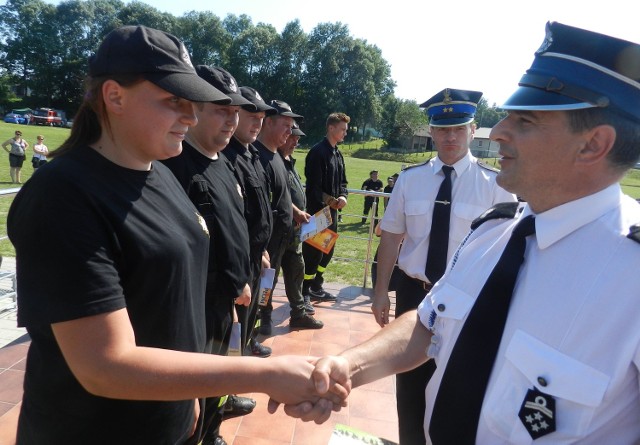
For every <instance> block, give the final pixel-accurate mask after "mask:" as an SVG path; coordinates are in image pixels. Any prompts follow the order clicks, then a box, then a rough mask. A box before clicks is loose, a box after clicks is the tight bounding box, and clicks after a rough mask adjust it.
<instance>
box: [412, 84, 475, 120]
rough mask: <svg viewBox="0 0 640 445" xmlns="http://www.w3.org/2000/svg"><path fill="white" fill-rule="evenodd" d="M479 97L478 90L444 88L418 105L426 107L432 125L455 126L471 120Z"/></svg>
mask: <svg viewBox="0 0 640 445" xmlns="http://www.w3.org/2000/svg"><path fill="white" fill-rule="evenodd" d="M481 97H482V93H481V92H480V91H470V90H456V89H454V88H445V89H444V90H442V91H440V92H439V93H438V94H436V95H435V96H433V97H432V98H431V99H429V100H428V101H426V102H425V103H423V104H422V105H420V107H421V108H426V109H427V114H428V115H429V125H431V126H432V127H455V126H458V125H465V124H468V123H471V122H473V119H474V117H475V115H476V108H477V107H478V102H479V101H480V98H481Z"/></svg>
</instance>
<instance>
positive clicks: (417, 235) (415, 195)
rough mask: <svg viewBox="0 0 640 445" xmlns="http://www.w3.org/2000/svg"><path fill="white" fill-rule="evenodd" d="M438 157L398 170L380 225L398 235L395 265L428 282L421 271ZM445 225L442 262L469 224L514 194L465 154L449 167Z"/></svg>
mask: <svg viewBox="0 0 640 445" xmlns="http://www.w3.org/2000/svg"><path fill="white" fill-rule="evenodd" d="M443 165H444V164H443V163H442V161H441V160H440V158H438V157H435V158H433V159H431V160H430V161H429V162H427V163H425V164H421V165H417V166H413V167H409V168H408V169H406V170H404V171H402V172H401V173H400V176H399V177H398V180H397V181H396V184H395V186H394V187H393V192H392V194H391V199H389V204H388V206H387V209H386V210H385V213H384V216H383V218H382V221H381V223H380V228H381V229H382V230H385V231H387V232H391V233H395V234H401V233H404V234H405V237H404V241H403V243H402V248H401V249H400V254H399V256H398V266H399V267H400V269H402V270H403V271H404V272H405V273H406V274H407V275H409V276H410V277H413V278H417V279H419V280H422V281H428V280H427V277H426V276H425V274H424V270H425V264H426V262H427V252H428V250H429V235H430V232H431V218H432V215H433V205H434V201H435V199H436V195H437V194H438V189H439V188H440V184H441V183H442V180H443V179H444V174H443V173H442V166H443ZM452 167H453V168H454V170H455V171H454V172H453V173H452V174H451V178H452V183H453V185H452V187H453V188H452V194H451V201H452V204H451V206H452V207H451V224H450V230H449V248H448V252H447V262H449V260H450V259H451V258H452V256H453V254H454V252H455V251H456V249H457V248H458V246H459V245H460V243H461V242H462V240H463V239H464V237H465V236H466V235H467V233H469V227H470V226H471V222H472V221H473V220H474V219H476V218H477V217H478V216H480V215H481V214H482V213H483V212H484V211H485V210H487V209H488V208H489V207H492V206H493V205H495V204H497V203H500V202H514V201H516V197H515V196H514V195H513V194H511V193H509V192H507V191H506V190H504V189H503V188H502V187H500V186H499V185H498V184H496V176H497V173H496V172H495V171H493V170H491V169H489V168H487V167H483V166H481V165H479V164H478V159H476V158H475V157H474V156H473V155H472V154H471V153H470V152H468V153H467V155H466V156H465V157H463V158H462V159H461V160H459V161H458V162H456V163H455V164H454V165H453V166H452Z"/></svg>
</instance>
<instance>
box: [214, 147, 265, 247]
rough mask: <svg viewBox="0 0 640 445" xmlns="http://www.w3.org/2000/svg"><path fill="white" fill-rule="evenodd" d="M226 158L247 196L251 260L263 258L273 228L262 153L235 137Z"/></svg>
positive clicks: (245, 208)
mask: <svg viewBox="0 0 640 445" xmlns="http://www.w3.org/2000/svg"><path fill="white" fill-rule="evenodd" d="M222 154H223V155H224V156H226V158H227V159H228V160H229V162H231V164H232V165H233V167H234V168H235V169H236V173H237V174H238V178H239V179H240V182H241V184H240V185H241V186H242V188H243V190H244V192H245V195H246V198H245V202H244V203H245V207H244V216H245V219H246V221H247V226H248V228H249V245H250V246H251V253H252V255H251V257H252V258H254V257H259V256H261V255H262V252H263V251H264V249H266V248H267V243H268V242H269V237H270V236H271V230H272V224H273V216H272V214H271V203H270V202H269V182H268V181H269V180H268V178H267V174H266V173H265V171H264V168H263V167H262V164H261V163H260V157H259V156H258V150H257V149H256V148H255V147H254V146H253V145H251V144H249V148H248V149H247V148H245V147H244V146H243V145H242V144H241V143H240V142H239V141H238V140H237V139H236V138H235V137H233V138H231V142H229V145H227V146H226V148H225V149H224V150H222Z"/></svg>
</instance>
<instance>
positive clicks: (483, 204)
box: [371, 88, 516, 445]
mask: <svg viewBox="0 0 640 445" xmlns="http://www.w3.org/2000/svg"><path fill="white" fill-rule="evenodd" d="M481 97H482V93H480V92H478V91H465V90H456V89H452V88H447V89H445V90H442V91H440V92H439V93H437V94H436V95H434V96H433V97H432V98H431V99H429V100H428V101H426V102H425V103H423V104H422V105H421V106H422V107H424V108H426V109H427V113H428V114H429V119H430V120H429V131H430V133H431V138H432V139H433V143H434V145H435V147H436V150H437V151H438V156H437V157H435V158H433V159H431V160H430V161H427V162H425V163H422V164H418V165H415V166H412V167H409V168H407V169H405V170H404V171H403V172H402V173H401V174H400V176H399V178H398V180H397V181H396V184H395V186H394V188H393V192H392V193H393V194H392V199H389V204H388V206H387V209H386V211H385V213H384V217H383V218H382V222H381V224H380V227H381V229H382V236H381V239H380V247H379V250H378V264H377V280H376V285H375V295H374V299H373V304H372V306H371V311H372V312H373V314H374V316H375V318H376V321H377V322H378V324H379V325H380V326H381V327H384V325H385V324H388V323H389V309H390V300H389V281H390V278H391V274H392V272H393V267H394V264H395V261H396V257H397V256H398V249H399V248H400V253H399V257H398V266H399V268H400V274H399V280H398V288H397V290H396V308H395V316H396V317H399V316H400V315H402V314H404V313H405V312H407V311H410V310H414V309H416V308H417V307H418V305H419V304H420V302H421V301H422V299H423V298H424V296H425V295H426V294H427V292H428V291H429V290H431V287H432V286H433V284H434V283H435V282H436V281H437V280H438V279H439V278H440V276H441V275H442V273H443V272H444V268H445V266H446V264H447V262H448V261H449V260H450V259H451V257H452V256H453V253H454V252H455V251H456V248H457V247H458V245H460V243H461V242H462V240H463V239H464V237H465V236H466V235H467V233H468V232H469V227H470V226H471V222H472V221H473V220H474V219H475V218H477V217H478V216H480V215H481V214H482V212H484V211H485V210H487V209H488V208H489V207H491V206H493V205H494V204H497V203H500V202H514V201H515V200H516V198H515V196H514V195H512V194H511V193H509V192H507V191H506V190H504V189H503V188H501V187H500V186H498V185H497V184H496V175H497V170H495V169H494V168H491V167H489V166H487V165H485V164H483V163H482V162H479V161H478V159H476V158H475V157H474V156H473V155H472V154H471V152H470V151H469V145H470V144H471V141H472V140H473V135H474V131H475V123H474V122H473V119H474V116H475V112H476V107H477V103H478V101H479V100H480V98H481ZM443 166H444V167H445V169H446V168H447V166H448V167H452V168H453V170H450V172H451V173H450V177H451V189H450V195H449V196H447V197H446V199H438V193H439V190H440V188H441V186H442V185H443V182H444V178H445V175H444V170H443ZM438 206H440V207H441V208H444V210H445V212H446V213H445V215H444V216H443V217H444V218H445V220H444V221H439V220H438V216H437V215H436V214H435V213H434V211H436V212H437V211H438V210H440V209H434V208H435V207H438ZM447 207H448V208H447ZM447 224H448V225H449V228H448V230H447V228H446V225H447ZM439 228H441V229H442V230H441V231H440V233H438V229H439ZM436 238H437V241H439V242H440V244H441V248H440V249H438V248H436V246H435V245H431V244H433V243H431V240H432V239H436ZM401 243H402V247H400V245H401ZM432 260H434V261H436V262H437V261H439V262H440V266H439V271H438V270H435V271H433V272H430V273H429V274H427V273H428V269H429V268H428V267H427V262H428V261H432ZM435 269H438V266H436V267H435ZM428 275H430V276H428ZM434 370H435V364H434V362H433V360H431V361H429V362H428V363H426V364H424V365H422V366H420V367H418V368H416V369H414V370H411V371H409V372H405V373H401V374H398V375H397V377H396V399H397V409H398V427H399V433H400V434H399V436H400V443H403V444H410V445H419V444H424V434H423V433H422V423H423V420H424V409H425V404H424V395H423V391H421V390H418V388H421V389H424V388H425V387H426V384H427V382H428V381H429V378H430V377H431V374H433V372H434Z"/></svg>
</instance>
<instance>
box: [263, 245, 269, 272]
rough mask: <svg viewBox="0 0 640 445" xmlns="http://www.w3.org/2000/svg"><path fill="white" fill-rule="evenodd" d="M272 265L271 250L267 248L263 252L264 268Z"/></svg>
mask: <svg viewBox="0 0 640 445" xmlns="http://www.w3.org/2000/svg"><path fill="white" fill-rule="evenodd" d="M270 267H271V259H270V258H269V252H267V251H266V250H265V251H264V252H262V270H264V269H269V268H270Z"/></svg>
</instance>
